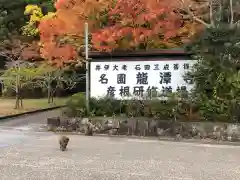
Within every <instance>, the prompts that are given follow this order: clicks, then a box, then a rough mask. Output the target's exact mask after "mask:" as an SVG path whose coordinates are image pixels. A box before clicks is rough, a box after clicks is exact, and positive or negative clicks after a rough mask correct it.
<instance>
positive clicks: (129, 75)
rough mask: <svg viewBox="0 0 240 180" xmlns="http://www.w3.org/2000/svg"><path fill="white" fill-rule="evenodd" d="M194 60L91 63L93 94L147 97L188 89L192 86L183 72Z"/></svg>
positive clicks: (95, 95) (91, 93) (187, 69)
mask: <svg viewBox="0 0 240 180" xmlns="http://www.w3.org/2000/svg"><path fill="white" fill-rule="evenodd" d="M195 62H196V61H194V60H166V61H164V60H155V59H154V60H147V61H106V62H103V61H101V62H94V61H92V62H91V63H90V69H91V70H90V96H91V97H95V98H101V97H104V96H112V97H114V98H116V99H129V98H133V97H144V96H145V95H146V94H149V92H152V91H153V90H156V91H158V93H161V92H162V93H164V92H176V91H179V90H187V91H189V90H190V89H191V88H193V85H189V84H188V83H187V82H186V81H190V80H186V79H185V80H184V78H183V75H184V74H185V72H186V71H189V70H191V67H192V66H193V64H194V63H195Z"/></svg>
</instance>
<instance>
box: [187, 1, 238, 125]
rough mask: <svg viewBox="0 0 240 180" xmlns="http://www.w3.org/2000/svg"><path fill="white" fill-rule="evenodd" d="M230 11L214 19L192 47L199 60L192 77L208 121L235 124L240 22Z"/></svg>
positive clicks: (201, 107)
mask: <svg viewBox="0 0 240 180" xmlns="http://www.w3.org/2000/svg"><path fill="white" fill-rule="evenodd" d="M227 5H229V4H227ZM224 7H225V8H226V9H228V8H230V9H231V7H229V6H224ZM226 9H224V8H223V10H221V11H220V12H219V13H220V15H219V14H218V16H217V17H219V16H220V17H221V18H217V17H216V18H215V19H212V20H213V21H212V22H213V24H212V26H210V27H208V28H206V30H205V32H204V34H203V35H202V38H201V39H199V40H198V41H195V42H193V43H192V44H191V45H189V50H190V51H191V52H192V53H194V54H196V58H197V59H198V63H197V64H196V66H195V68H194V70H193V72H192V73H190V74H189V75H190V76H192V77H193V78H194V80H195V84H196V87H195V92H194V93H195V96H196V100H197V102H198V106H199V108H200V112H201V113H202V115H203V116H204V118H205V119H206V120H222V121H231V120H232V119H234V116H236V114H234V113H233V112H236V109H235V107H237V106H238V105H239V103H240V89H239V87H240V75H239V74H240V61H239V53H240V46H239V42H240V33H239V32H240V31H239V27H238V26H237V24H236V23H235V22H237V21H238V20H239V19H235V18H234V17H235V16H233V14H232V13H231V12H229V11H225V10H226ZM227 17H228V18H227ZM228 19H230V20H231V21H229V20H228Z"/></svg>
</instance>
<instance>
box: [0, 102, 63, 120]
mask: <svg viewBox="0 0 240 180" xmlns="http://www.w3.org/2000/svg"><path fill="white" fill-rule="evenodd" d="M62 107H65V105H64V106H55V107H50V108H45V109H38V110H35V111H28V112H24V113H19V114H13V115H8V116H2V117H0V121H1V120H7V119H12V118H17V117H20V116H27V115H32V114H36V113H41V112H45V111H50V110H54V109H59V108H62Z"/></svg>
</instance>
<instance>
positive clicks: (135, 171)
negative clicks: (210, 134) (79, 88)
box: [0, 129, 240, 180]
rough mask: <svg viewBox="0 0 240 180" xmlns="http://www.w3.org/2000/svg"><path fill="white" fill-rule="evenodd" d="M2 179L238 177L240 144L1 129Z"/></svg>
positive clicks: (200, 179) (185, 179)
mask: <svg viewBox="0 0 240 180" xmlns="http://www.w3.org/2000/svg"><path fill="white" fill-rule="evenodd" d="M0 136H1V140H0V177H1V180H48V179H51V180H54V179H56V180H152V179H154V180H226V179H228V180H235V179H236V180H239V179H240V156H239V153H240V147H239V146H226V145H209V144H208V145H206V144H205V145H204V144H196V143H182V142H163V141H155V140H143V139H142V140H141V139H127V138H115V137H112V138H111V137H96V136H95V137H94V136H93V137H86V136H79V135H69V137H70V143H69V146H68V151H66V152H61V151H60V150H59V146H58V138H59V136H58V135H56V134H53V133H42V132H38V133H37V132H29V131H24V130H22V131H20V130H16V129H15V130H10V129H2V130H1V129H0Z"/></svg>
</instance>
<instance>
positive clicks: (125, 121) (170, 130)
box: [48, 117, 240, 141]
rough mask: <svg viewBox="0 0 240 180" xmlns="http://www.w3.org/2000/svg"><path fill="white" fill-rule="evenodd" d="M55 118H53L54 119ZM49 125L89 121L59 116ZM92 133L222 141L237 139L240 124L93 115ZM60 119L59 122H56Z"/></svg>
mask: <svg viewBox="0 0 240 180" xmlns="http://www.w3.org/2000/svg"><path fill="white" fill-rule="evenodd" d="M55 119H56V118H55ZM60 119H61V120H60V121H59V120H56V123H55V124H54V123H53V121H54V120H51V121H48V122H51V124H48V125H49V126H51V127H52V128H59V127H62V128H63V129H65V130H68V131H73V130H74V131H81V132H83V131H84V129H85V126H86V123H87V122H88V119H87V118H83V119H76V118H72V119H66V118H60ZM90 119H91V120H92V122H93V124H94V125H95V133H100V134H106V133H108V134H111V135H136V136H164V137H175V138H198V139H206V138H210V139H216V140H223V141H224V140H225V141H239V140H240V125H239V124H229V123H213V122H176V121H162V120H157V119H153V118H144V117H139V118H126V117H116V118H112V117H92V118H90ZM59 122H60V125H59Z"/></svg>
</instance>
